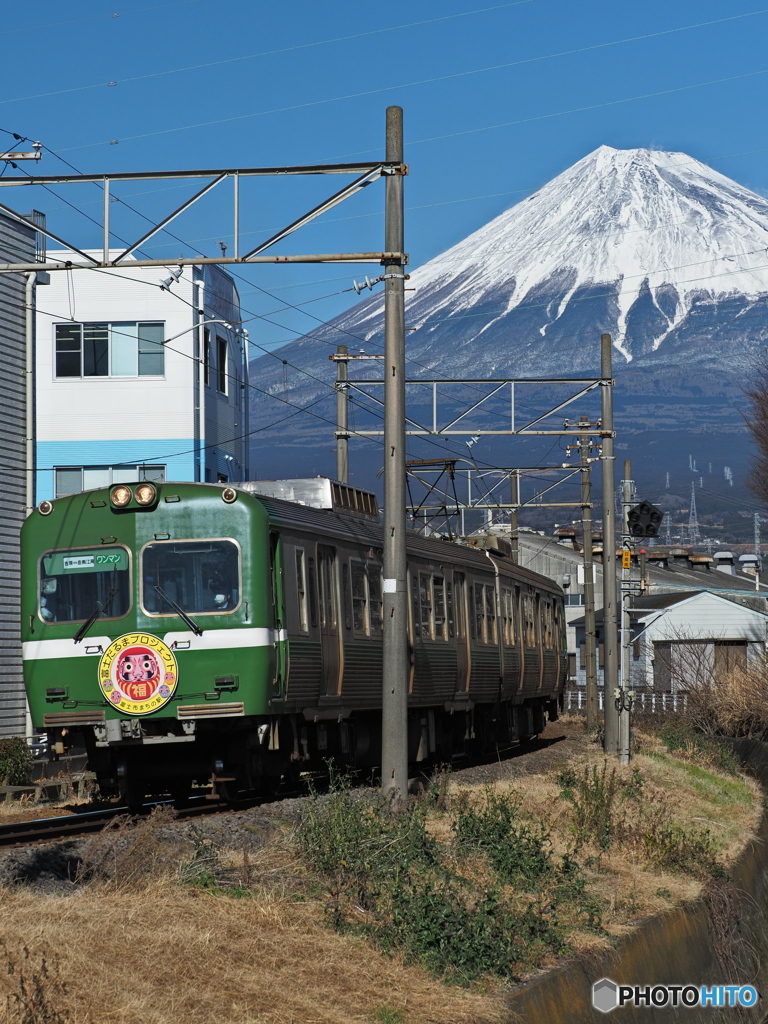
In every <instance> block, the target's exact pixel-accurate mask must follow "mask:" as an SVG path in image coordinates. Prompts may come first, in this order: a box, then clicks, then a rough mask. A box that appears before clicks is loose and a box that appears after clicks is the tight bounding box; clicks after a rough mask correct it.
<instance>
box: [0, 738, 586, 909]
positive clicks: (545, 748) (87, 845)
mask: <svg viewBox="0 0 768 1024" xmlns="http://www.w3.org/2000/svg"><path fill="white" fill-rule="evenodd" d="M590 746H591V744H590V743H589V741H588V739H587V738H586V736H585V735H584V732H583V730H582V728H581V727H580V725H579V724H578V723H573V722H569V721H565V722H554V723H549V724H548V725H547V727H546V729H545V731H544V732H543V734H542V737H541V740H540V744H539V746H537V747H535V748H533V749H527V750H520V751H514V752H513V753H511V754H510V755H508V756H504V757H503V758H500V759H499V760H498V761H490V762H488V763H486V764H474V765H472V766H471V767H467V768H458V767H454V768H453V769H452V771H451V776H452V778H453V779H454V780H455V781H456V782H457V783H459V784H470V785H471V784H483V783H491V782H497V781H515V780H518V779H524V778H525V777H526V776H529V775H536V774H540V773H542V772H551V771H555V770H556V769H557V768H559V767H560V766H561V765H562V764H564V763H565V762H566V761H567V760H569V759H570V758H571V757H574V756H576V755H577V754H582V753H584V752H585V751H586V750H588V749H590ZM365 792H366V790H362V791H361V795H362V794H363V793H365ZM368 792H370V791H368ZM307 799H308V798H307V797H291V798H288V799H283V800H276V801H274V802H273V803H268V804H262V805H261V806H259V807H254V808H250V809H247V810H242V811H232V812H227V813H224V814H217V815H215V816H212V817H201V818H193V819H186V820H181V821H176V822H174V821H173V820H172V817H171V815H172V812H170V811H168V812H167V817H166V818H164V819H161V820H158V821H157V822H156V823H154V824H153V825H152V826H151V829H152V839H153V842H154V843H155V845H158V843H159V845H160V847H162V846H166V847H167V854H165V855H163V854H162V853H161V854H160V860H163V859H165V857H167V859H168V860H169V862H170V861H173V863H174V864H177V863H178V862H179V859H181V860H182V861H183V860H188V861H189V860H192V859H194V858H196V857H197V858H200V857H201V856H202V857H203V858H204V857H205V856H206V855H208V854H206V851H210V854H211V855H212V854H213V852H214V851H215V850H217V849H227V848H228V849H236V850H242V849H244V848H247V849H248V850H249V851H256V850H258V849H259V848H260V847H261V846H262V845H263V844H264V843H265V842H266V841H267V840H268V838H269V837H270V835H271V834H272V833H274V831H275V830H276V829H278V828H280V827H281V825H283V824H284V823H286V822H288V823H293V822H295V821H296V820H297V819H298V817H299V815H300V813H301V809H302V807H303V806H304V804H305V802H306V800H307ZM161 813H165V812H161ZM148 820H149V819H141V820H140V824H139V826H138V828H139V829H142V828H144V829H145V832H144V835H146V834H147V832H146V827H147V826H146V825H145V823H146V822H148ZM144 841H145V840H144V839H143V838H141V837H140V836H139V834H138V831H137V832H136V833H135V834H134V830H133V829H131V828H125V827H124V828H122V829H120V828H119V827H115V826H112V827H111V828H108V829H107V830H106V831H105V832H102V833H99V834H98V835H94V836H87V837H84V838H83V839H71V840H66V841H62V842H58V843H50V844H46V845H41V846H32V847H27V848H22V849H15V850H10V851H7V852H5V853H0V885H25V886H29V887H31V888H33V889H35V890H36V891H38V892H41V893H58V894H63V893H74V892H76V891H77V890H78V888H79V887H80V884H81V882H80V879H81V878H82V877H83V875H84V873H85V874H86V875H87V874H88V872H89V870H101V868H100V865H103V864H106V863H107V862H108V863H110V864H112V863H115V862H116V860H119V859H120V858H121V857H123V856H130V855H131V850H132V849H135V846H136V844H137V843H141V842H144ZM155 856H156V854H155ZM158 866H159V865H158Z"/></svg>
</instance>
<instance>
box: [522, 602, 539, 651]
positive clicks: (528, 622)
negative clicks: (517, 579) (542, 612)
mask: <svg viewBox="0 0 768 1024" xmlns="http://www.w3.org/2000/svg"><path fill="white" fill-rule="evenodd" d="M523 621H524V624H525V646H526V647H535V646H536V609H535V605H534V602H533V594H523Z"/></svg>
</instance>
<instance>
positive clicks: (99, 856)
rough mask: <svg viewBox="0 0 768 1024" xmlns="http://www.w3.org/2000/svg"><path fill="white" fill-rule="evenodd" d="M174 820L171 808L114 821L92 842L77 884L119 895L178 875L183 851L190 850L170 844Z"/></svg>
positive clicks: (83, 858) (79, 871) (81, 867)
mask: <svg viewBox="0 0 768 1024" xmlns="http://www.w3.org/2000/svg"><path fill="white" fill-rule="evenodd" d="M175 818H176V812H175V811H174V810H173V808H171V807H156V808H155V809H154V810H153V811H152V813H151V814H149V815H148V816H147V817H146V818H131V817H128V816H127V815H126V816H121V817H119V818H115V819H114V820H113V821H112V822H110V824H109V825H107V826H106V827H105V828H104V829H103V830H102V831H101V832H100V833H99V834H98V835H97V836H95V837H94V838H93V839H91V841H90V842H89V844H88V846H87V848H86V851H85V853H84V854H83V857H82V861H81V864H80V868H79V870H78V876H77V882H78V883H80V884H82V883H87V882H96V883H99V884H100V885H103V886H104V887H106V888H108V889H110V890H112V891H119V890H122V889H133V888H136V887H139V886H142V885H146V884H148V883H149V882H151V881H154V880H155V879H157V878H158V877H159V876H161V875H169V874H175V873H176V871H177V870H178V864H179V860H180V856H179V855H180V852H181V848H182V847H185V848H186V847H187V846H188V844H186V843H184V842H179V843H176V844H174V843H171V842H169V841H168V836H167V830H168V827H169V825H171V823H172V822H173V821H174V820H175ZM164 833H166V834H164Z"/></svg>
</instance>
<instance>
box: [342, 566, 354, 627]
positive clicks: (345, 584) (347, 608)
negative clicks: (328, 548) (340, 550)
mask: <svg viewBox="0 0 768 1024" xmlns="http://www.w3.org/2000/svg"><path fill="white" fill-rule="evenodd" d="M341 603H342V605H343V607H344V625H345V626H346V627H347V629H352V602H351V601H350V596H349V566H348V565H347V564H346V563H345V564H344V565H342V567H341Z"/></svg>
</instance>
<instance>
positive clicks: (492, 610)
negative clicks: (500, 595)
mask: <svg viewBox="0 0 768 1024" xmlns="http://www.w3.org/2000/svg"><path fill="white" fill-rule="evenodd" d="M484 589H485V628H486V640H487V642H488V643H489V644H495V643H496V590H495V588H494V587H493V586H491V584H489V583H486V585H485V587H484Z"/></svg>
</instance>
